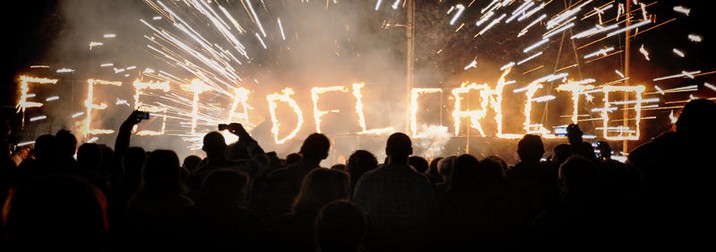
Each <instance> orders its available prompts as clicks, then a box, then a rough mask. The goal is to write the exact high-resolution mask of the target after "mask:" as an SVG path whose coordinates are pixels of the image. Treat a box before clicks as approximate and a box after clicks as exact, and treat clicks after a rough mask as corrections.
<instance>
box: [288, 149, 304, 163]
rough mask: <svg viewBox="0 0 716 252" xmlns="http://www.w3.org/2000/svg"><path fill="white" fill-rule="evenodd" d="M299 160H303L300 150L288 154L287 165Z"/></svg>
mask: <svg viewBox="0 0 716 252" xmlns="http://www.w3.org/2000/svg"><path fill="white" fill-rule="evenodd" d="M298 161H301V154H299V153H298V152H294V153H291V154H288V155H287V156H286V165H291V164H294V163H296V162H298Z"/></svg>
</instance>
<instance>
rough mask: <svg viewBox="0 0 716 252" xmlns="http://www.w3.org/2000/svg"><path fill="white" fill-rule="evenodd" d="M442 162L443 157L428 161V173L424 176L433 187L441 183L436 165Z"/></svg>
mask: <svg viewBox="0 0 716 252" xmlns="http://www.w3.org/2000/svg"><path fill="white" fill-rule="evenodd" d="M442 160H443V157H435V158H433V160H430V166H429V168H428V171H426V172H425V174H427V175H428V178H430V182H431V183H432V184H433V187H435V185H436V184H438V183H441V182H443V177H442V176H440V173H439V171H438V169H439V168H438V165H439V164H440V161H442Z"/></svg>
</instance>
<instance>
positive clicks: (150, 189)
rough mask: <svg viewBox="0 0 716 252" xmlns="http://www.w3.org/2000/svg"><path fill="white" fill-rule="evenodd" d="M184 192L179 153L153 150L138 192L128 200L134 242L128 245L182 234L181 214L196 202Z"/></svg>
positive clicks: (165, 240) (155, 242)
mask: <svg viewBox="0 0 716 252" xmlns="http://www.w3.org/2000/svg"><path fill="white" fill-rule="evenodd" d="M185 192H186V189H185V186H184V184H183V183H182V179H181V171H180V166H179V158H178V157H177V155H176V153H174V151H171V150H154V151H152V152H151V153H150V154H149V156H148V157H147V161H146V162H145V163H144V169H143V171H142V184H141V186H140V187H139V191H138V192H137V193H136V194H135V195H134V196H132V198H131V199H129V202H128V203H127V209H126V212H125V220H126V224H127V225H128V226H127V228H128V230H127V231H128V235H129V237H128V238H129V240H130V241H131V243H129V244H127V245H130V246H131V245H138V244H145V243H146V244H148V245H158V244H164V243H168V242H170V241H171V240H173V239H176V238H177V237H179V236H180V235H181V234H178V233H177V231H181V229H180V228H179V227H180V223H181V217H182V216H183V215H184V214H185V211H186V210H187V209H188V208H189V207H190V206H191V205H193V204H194V201H192V200H191V199H190V198H189V197H187V196H185ZM127 249H137V248H136V247H134V248H133V247H128V248H127Z"/></svg>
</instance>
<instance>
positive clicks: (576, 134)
mask: <svg viewBox="0 0 716 252" xmlns="http://www.w3.org/2000/svg"><path fill="white" fill-rule="evenodd" d="M582 136H584V132H582V130H581V129H580V128H579V125H577V124H574V123H572V124H569V125H567V139H569V145H570V146H572V154H578V155H582V156H585V157H586V158H589V159H590V160H592V161H596V160H597V156H596V155H595V152H594V147H592V145H591V144H590V143H587V142H585V141H584V140H583V138H582Z"/></svg>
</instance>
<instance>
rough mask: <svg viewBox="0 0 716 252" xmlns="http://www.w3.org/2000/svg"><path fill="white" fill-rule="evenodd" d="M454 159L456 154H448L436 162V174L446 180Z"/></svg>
mask: <svg viewBox="0 0 716 252" xmlns="http://www.w3.org/2000/svg"><path fill="white" fill-rule="evenodd" d="M455 159H457V156H448V157H445V158H443V159H441V160H440V162H439V163H438V174H440V176H442V177H443V181H447V180H448V178H449V177H450V173H452V168H453V164H454V163H455Z"/></svg>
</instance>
